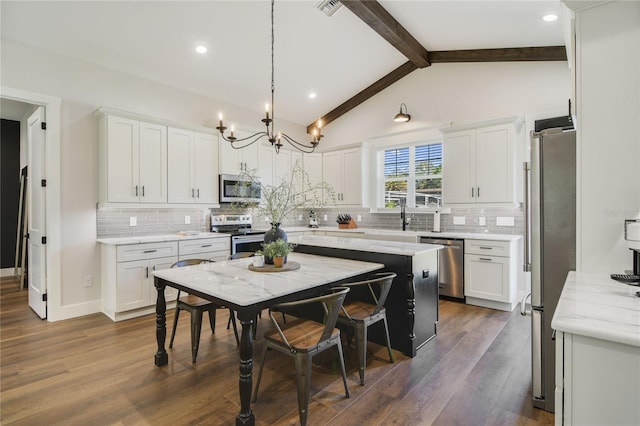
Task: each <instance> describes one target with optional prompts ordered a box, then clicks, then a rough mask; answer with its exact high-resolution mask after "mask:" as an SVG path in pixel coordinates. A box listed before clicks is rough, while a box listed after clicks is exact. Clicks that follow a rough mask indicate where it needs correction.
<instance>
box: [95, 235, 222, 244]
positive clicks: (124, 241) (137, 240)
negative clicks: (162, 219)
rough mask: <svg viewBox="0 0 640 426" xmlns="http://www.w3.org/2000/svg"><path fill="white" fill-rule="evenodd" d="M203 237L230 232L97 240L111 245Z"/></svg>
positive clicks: (219, 236)
mask: <svg viewBox="0 0 640 426" xmlns="http://www.w3.org/2000/svg"><path fill="white" fill-rule="evenodd" d="M203 238H229V234H224V233H220V232H197V233H191V232H184V233H180V232H179V233H176V234H161V235H143V236H135V237H116V238H98V239H97V240H96V241H97V242H99V243H101V244H111V245H118V246H119V245H127V244H141V243H161V242H165V241H183V240H198V239H203Z"/></svg>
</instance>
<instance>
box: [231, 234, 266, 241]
mask: <svg viewBox="0 0 640 426" xmlns="http://www.w3.org/2000/svg"><path fill="white" fill-rule="evenodd" d="M263 240H264V234H252V235H235V236H232V237H231V241H232V242H234V243H253V242H256V241H263Z"/></svg>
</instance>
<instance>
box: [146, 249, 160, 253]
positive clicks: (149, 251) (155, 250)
mask: <svg viewBox="0 0 640 426" xmlns="http://www.w3.org/2000/svg"><path fill="white" fill-rule="evenodd" d="M157 251H158V249H153V250H145V251H144V252H143V253H155V252H157Z"/></svg>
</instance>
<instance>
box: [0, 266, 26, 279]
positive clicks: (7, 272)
mask: <svg viewBox="0 0 640 426" xmlns="http://www.w3.org/2000/svg"><path fill="white" fill-rule="evenodd" d="M20 269H21V268H18V274H19V273H20ZM14 270H15V268H2V269H0V277H13V276H14V273H13V271H14Z"/></svg>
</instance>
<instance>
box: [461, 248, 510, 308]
mask: <svg viewBox="0 0 640 426" xmlns="http://www.w3.org/2000/svg"><path fill="white" fill-rule="evenodd" d="M517 247H518V246H517V245H516V242H514V241H511V242H510V241H491V240H469V239H467V240H465V246H464V295H465V298H466V302H467V303H468V304H470V305H477V306H484V307H486V308H492V309H500V310H503V311H512V310H513V308H515V306H516V304H517V289H518V274H517V262H518V248H517Z"/></svg>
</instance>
